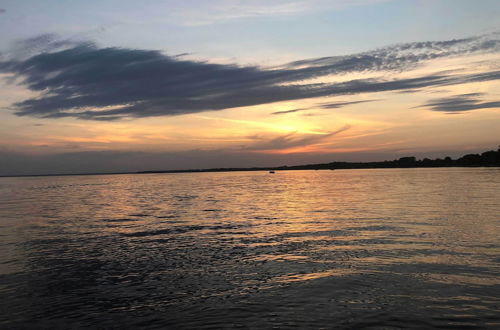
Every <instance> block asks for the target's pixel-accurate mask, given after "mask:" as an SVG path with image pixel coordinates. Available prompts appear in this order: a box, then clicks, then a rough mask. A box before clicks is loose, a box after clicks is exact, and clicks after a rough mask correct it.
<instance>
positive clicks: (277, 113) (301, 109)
mask: <svg viewBox="0 0 500 330" xmlns="http://www.w3.org/2000/svg"><path fill="white" fill-rule="evenodd" d="M304 110H309V109H307V108H300V109H290V110H281V111H275V112H271V115H284V114H287V113H294V112H299V111H304Z"/></svg>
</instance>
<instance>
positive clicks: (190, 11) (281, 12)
mask: <svg viewBox="0 0 500 330" xmlns="http://www.w3.org/2000/svg"><path fill="white" fill-rule="evenodd" d="M384 1H387V0H274V1H272V2H269V1H267V0H198V1H197V4H196V5H195V6H193V5H192V4H190V5H184V4H183V3H182V2H174V3H173V4H174V6H173V8H172V9H171V10H172V13H171V14H170V15H168V19H169V20H170V21H174V22H176V23H178V24H182V25H207V24H213V23H218V22H224V21H228V20H233V19H241V18H255V17H276V16H288V15H295V14H299V13H307V12H314V11H320V10H323V11H324V10H329V11H334V10H339V9H343V8H347V7H353V6H361V5H367V4H372V3H379V2H384Z"/></svg>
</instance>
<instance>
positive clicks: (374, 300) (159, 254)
mask: <svg viewBox="0 0 500 330" xmlns="http://www.w3.org/2000/svg"><path fill="white" fill-rule="evenodd" d="M279 174H280V175H279V176H274V175H269V174H268V172H228V173H183V174H147V175H112V176H111V175H110V176H108V175H99V176H62V177H22V178H0V245H1V247H0V298H1V299H0V328H1V329H79V328H90V329H137V328H139V329H221V328H222V329H234V328H245V329H270V328H277V329H500V313H499V310H500V298H499V297H500V279H499V276H498V274H500V246H499V245H500V242H499V237H500V235H499V234H500V233H499V221H500V216H499V215H500V200H499V197H498V196H499V193H500V169H499V168H434V169H431V168H429V169H379V170H339V171H283V172H280V173H279Z"/></svg>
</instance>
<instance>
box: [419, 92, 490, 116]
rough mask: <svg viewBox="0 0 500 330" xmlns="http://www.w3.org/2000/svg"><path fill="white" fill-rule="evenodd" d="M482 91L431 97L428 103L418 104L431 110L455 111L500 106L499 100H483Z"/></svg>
mask: <svg viewBox="0 0 500 330" xmlns="http://www.w3.org/2000/svg"><path fill="white" fill-rule="evenodd" d="M483 96H484V94H483V93H467V94H460V95H454V96H450V97H443V98H437V99H432V100H430V101H429V102H428V103H426V104H423V105H421V106H419V107H420V108H422V107H426V108H429V109H431V110H433V111H442V112H450V113H457V112H462V111H471V110H479V109H488V108H500V101H483V100H482V99H481V98H482V97H483Z"/></svg>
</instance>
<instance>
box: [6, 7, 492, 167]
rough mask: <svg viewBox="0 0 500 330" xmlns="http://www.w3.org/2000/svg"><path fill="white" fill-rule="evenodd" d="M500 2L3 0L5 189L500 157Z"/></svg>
mask: <svg viewBox="0 0 500 330" xmlns="http://www.w3.org/2000/svg"><path fill="white" fill-rule="evenodd" d="M499 17H500V1H498V0H492V1H488V0H481V1H468V0H466V1H461V0H449V1H447V0H429V1H423V0H422V1H416V0H415V1H410V0H401V1H388V0H387V1H384V0H352V1H348V0H329V1H327V0H309V1H305V0H289V1H285V0H276V1H260V0H255V1H254V0H248V1H243V0H241V1H239V0H234V1H231V0H210V1H209V0H206V1H201V0H199V1H195V0H193V1H173V0H172V1H170V0H168V1H153V0H144V1H132V0H99V1H97V0H87V1H71V0H66V1H63V0H58V1H56V0H44V1H39V0H1V1H0V31H1V32H0V77H1V79H0V175H10V174H41V173H79V172H114V171H139V170H154V169H183V168H209V167H233V166H241V167H250V166H277V165H297V164H306V163H317V162H331V161H360V160H361V161H372V160H385V159H394V158H399V157H403V156H412V155H413V156H417V158H421V157H444V156H452V157H457V156H460V155H463V154H466V153H472V152H482V151H487V150H492V149H495V150H496V149H497V147H498V145H499V144H500V83H499V79H500V19H499Z"/></svg>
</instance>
